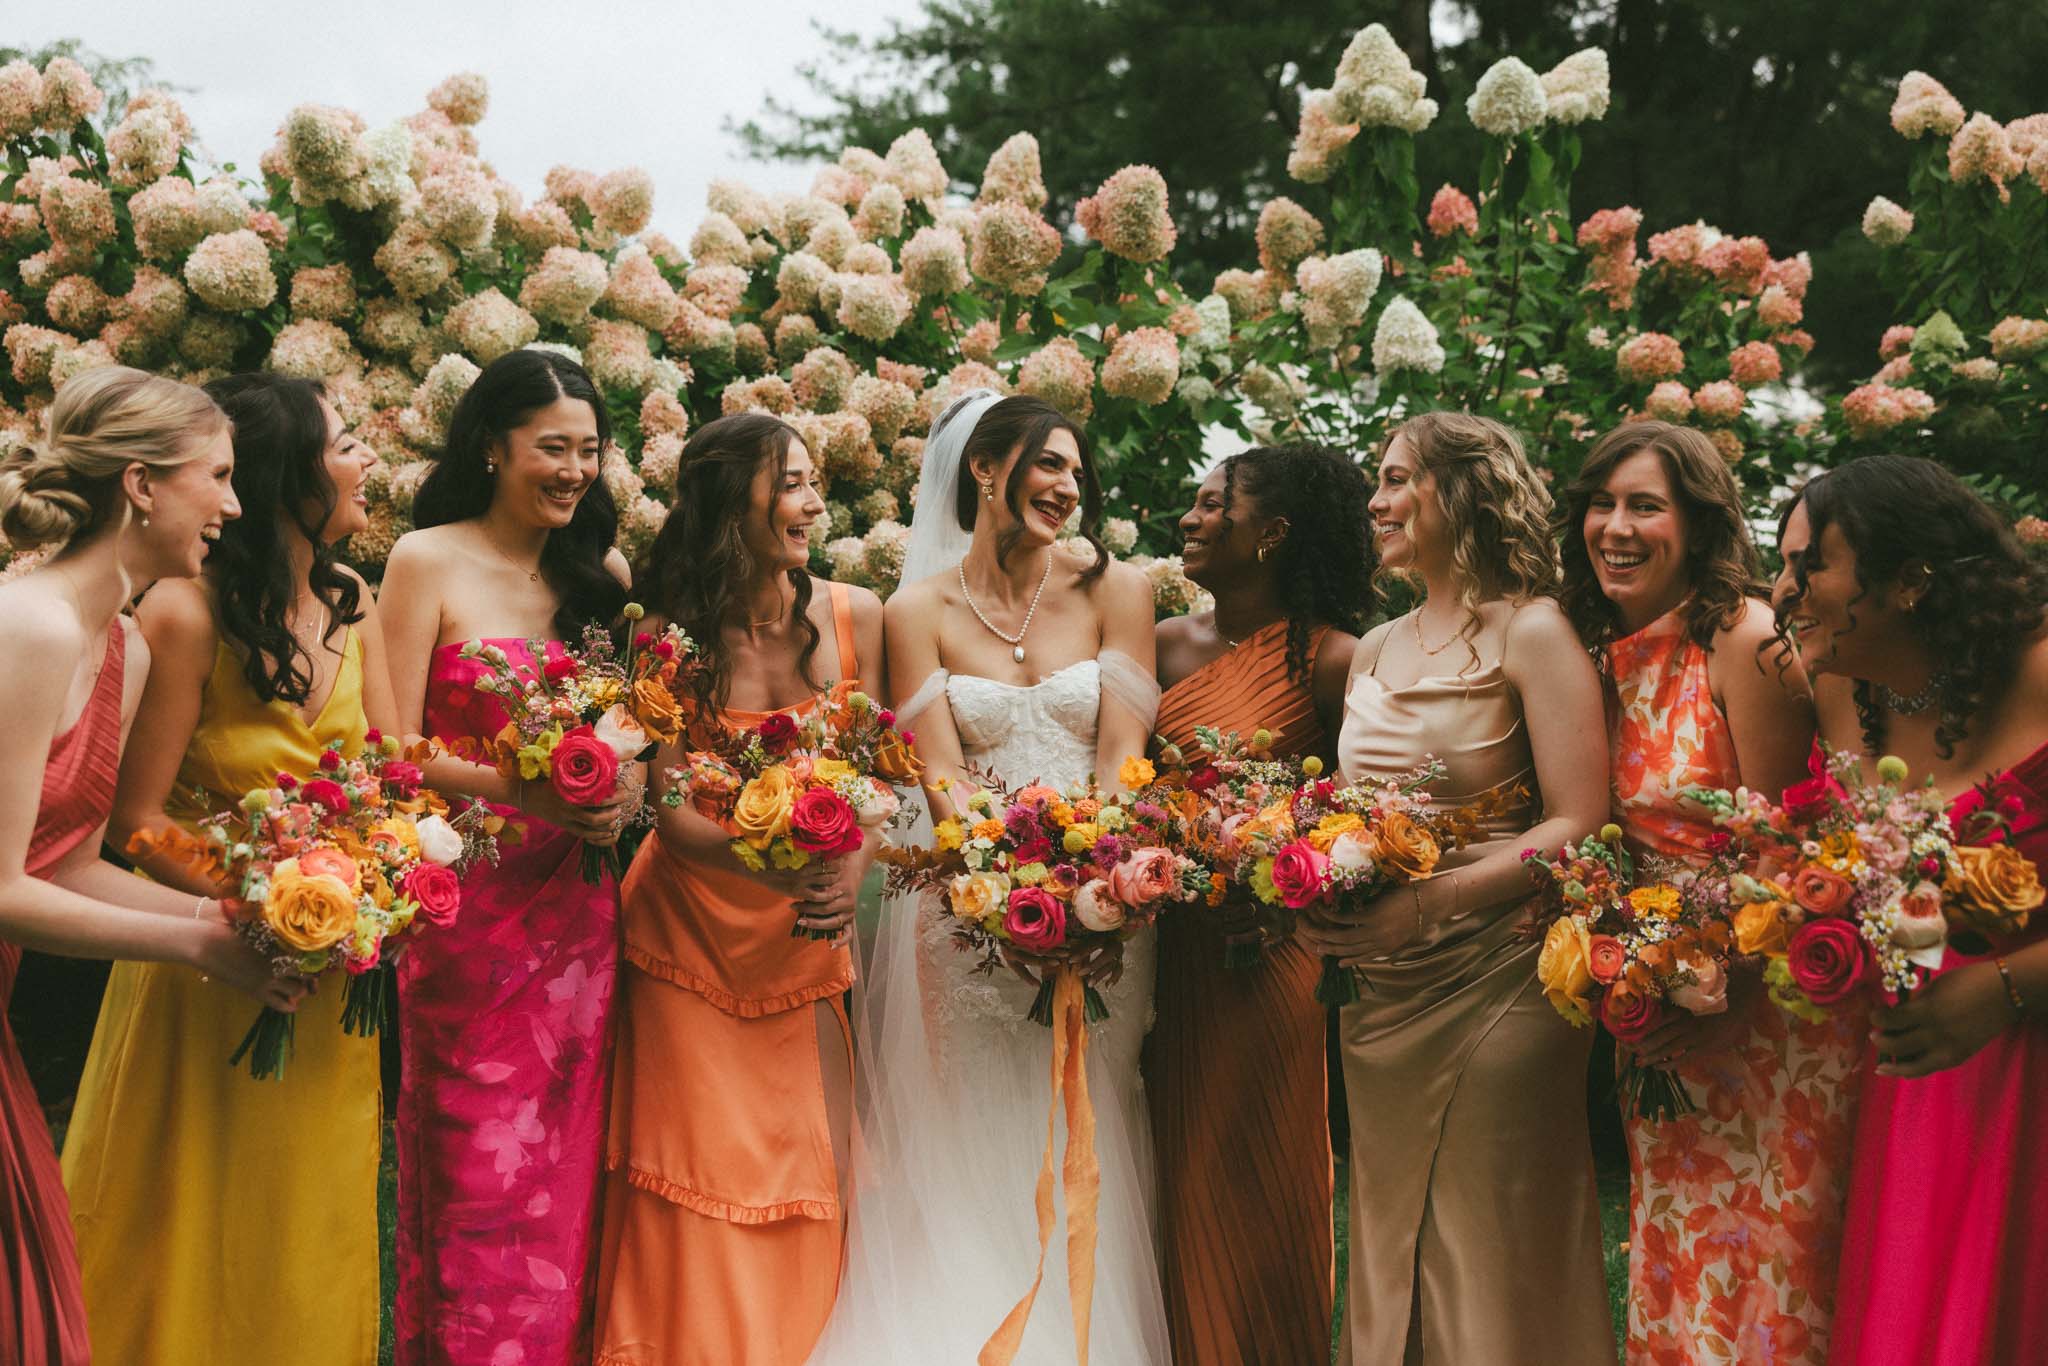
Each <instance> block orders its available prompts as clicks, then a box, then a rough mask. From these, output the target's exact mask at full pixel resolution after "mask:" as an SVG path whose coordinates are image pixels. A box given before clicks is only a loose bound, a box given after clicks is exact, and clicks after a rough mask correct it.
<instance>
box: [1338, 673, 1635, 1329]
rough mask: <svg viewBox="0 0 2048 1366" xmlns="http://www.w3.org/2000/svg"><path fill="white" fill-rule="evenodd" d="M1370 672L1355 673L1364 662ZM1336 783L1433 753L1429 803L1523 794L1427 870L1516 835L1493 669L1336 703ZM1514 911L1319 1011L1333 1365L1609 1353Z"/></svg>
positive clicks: (1436, 942) (1559, 1058)
mask: <svg viewBox="0 0 2048 1366" xmlns="http://www.w3.org/2000/svg"><path fill="white" fill-rule="evenodd" d="M1377 667H1378V660H1377V658H1375V660H1374V668H1375V669H1377ZM1337 753H1338V762H1339V765H1340V767H1341V770H1342V772H1343V775H1344V777H1345V779H1346V780H1347V781H1355V780H1357V779H1360V778H1364V777H1367V776H1370V775H1388V774H1395V773H1399V772H1402V771H1404V770H1407V769H1410V768H1413V767H1414V766H1415V765H1417V764H1419V763H1422V762H1423V761H1424V760H1425V759H1426V758H1427V757H1429V756H1432V755H1433V756H1435V757H1436V758H1437V759H1438V760H1440V761H1441V762H1442V763H1443V765H1444V766H1445V769H1446V770H1447V774H1446V777H1445V778H1444V780H1443V781H1441V782H1440V783H1439V784H1438V785H1437V786H1436V787H1435V789H1434V792H1435V795H1436V797H1437V799H1438V800H1439V801H1440V802H1442V803H1446V804H1457V803H1461V802H1465V801H1469V800H1471V799H1473V798H1475V797H1477V796H1479V795H1481V794H1482V793H1485V792H1487V791H1488V790H1490V789H1494V788H1498V787H1502V786H1504V785H1505V786H1512V785H1514V784H1517V783H1521V784H1526V786H1527V789H1528V791H1529V793H1530V794H1531V796H1530V798H1529V799H1528V800H1527V801H1525V802H1524V803H1522V804H1520V805H1517V806H1514V807H1512V808H1511V809H1509V810H1507V811H1505V812H1503V813H1502V814H1501V815H1500V816H1499V817H1497V818H1496V819H1494V820H1493V821H1492V822H1491V823H1490V824H1489V825H1488V827H1487V830H1488V834H1487V837H1486V838H1484V839H1482V840H1480V841H1477V842H1475V843H1473V844H1471V845H1468V846H1467V847H1466V848H1465V849H1463V850H1460V851H1457V852H1455V853H1451V854H1448V855H1446V857H1445V859H1444V862H1443V864H1442V865H1441V866H1442V868H1443V870H1445V871H1448V870H1450V869H1452V868H1456V867H1459V866H1462V865H1465V864H1469V863H1473V862H1476V861H1477V860H1479V859H1482V858H1484V857H1486V856H1487V855H1488V854H1490V853H1493V852H1494V851H1496V850H1497V849H1499V848H1500V847H1501V846H1502V845H1503V844H1509V845H1513V844H1516V843H1519V842H1520V840H1521V839H1522V836H1523V832H1525V831H1527V830H1528V829H1529V827H1530V826H1532V825H1534V824H1535V823H1536V821H1537V820H1538V819H1539V816H1538V812H1537V808H1538V806H1539V804H1540V797H1539V796H1537V795H1535V786H1536V785H1535V777H1536V775H1535V762H1534V759H1533V757H1532V756H1531V753H1530V749H1529V737H1528V731H1527V729H1526V727H1525V726H1524V725H1523V716H1522V702H1521V698H1520V697H1518V696H1517V695H1516V693H1515V691H1514V689H1513V688H1512V687H1511V686H1510V685H1509V683H1508V680H1507V678H1506V676H1505V675H1504V674H1503V673H1502V671H1501V665H1500V661H1499V660H1497V659H1496V660H1494V661H1492V662H1491V663H1486V662H1483V661H1482V662H1481V663H1479V664H1477V665H1475V666H1474V667H1472V668H1469V669H1468V670H1467V671H1466V672H1465V673H1464V674H1462V675H1460V676H1455V677H1448V676H1446V677H1431V678H1424V679H1421V680H1419V681H1417V682H1416V683H1414V684H1412V685H1410V686H1408V687H1404V688H1397V689H1389V688H1387V687H1386V686H1385V685H1384V684H1383V683H1381V682H1380V680H1379V679H1378V678H1377V677H1375V676H1374V675H1373V673H1372V672H1370V671H1369V672H1367V673H1364V674H1361V675H1359V676H1358V677H1357V678H1356V679H1355V680H1354V681H1353V684H1352V688H1351V691H1350V694H1349V695H1348V696H1347V697H1346V698H1345V714H1344V726H1343V730H1342V732H1341V733H1340V735H1339V737H1338V744H1337ZM1521 919H1522V915H1521V903H1520V902H1519V901H1508V902H1503V903H1501V904H1500V905H1497V906H1489V907H1484V908H1481V909H1479V910H1477V911H1476V912H1474V913H1471V914H1469V915H1466V916H1463V917H1461V918H1460V919H1458V920H1456V921H1453V922H1451V923H1449V924H1445V925H1440V926H1437V927H1435V928H1434V929H1433V930H1432V932H1431V933H1430V934H1429V936H1428V937H1427V939H1426V940H1425V942H1423V943H1421V944H1419V945H1416V946H1411V947H1410V948H1408V949H1405V950H1403V951H1402V952H1401V953H1400V954H1399V955H1397V956H1396V957H1395V958H1394V959H1393V960H1392V961H1390V962H1387V963H1382V964H1376V965H1373V966H1371V967H1369V968H1367V969H1366V972H1365V977H1366V979H1367V981H1368V982H1369V983H1370V984H1371V990H1368V991H1364V992H1362V999H1361V1000H1360V1001H1359V1002H1358V1003H1357V1004H1355V1005H1351V1006H1347V1007H1346V1008H1345V1009H1344V1011H1343V1012H1342V1014H1341V1016H1340V1024H1339V1033H1340V1040H1341V1043H1342V1047H1343V1052H1344V1081H1345V1087H1346V1091H1347V1093H1348V1104H1349V1109H1350V1117H1351V1267H1350V1277H1349V1284H1348V1290H1347V1301H1348V1303H1347V1305H1346V1308H1345V1317H1344V1325H1343V1341H1342V1355H1341V1358H1340V1359H1341V1360H1342V1361H1343V1362H1345V1363H1348V1364H1349V1366H1395V1364H1396V1363H1401V1364H1403V1366H1607V1364H1608V1363H1612V1362H1613V1361H1614V1359H1615V1358H1614V1335H1613V1330H1612V1327H1611V1326H1610V1322H1609V1317H1608V1309H1607V1295H1606V1283H1605V1280H1604V1276H1603V1272H1602V1267H1601V1258H1600V1225H1599V1214H1598V1209H1597V1206H1596V1204H1595V1198H1594V1189H1593V1157H1592V1147H1591V1142H1590V1139H1589V1137H1588V1134H1587V1129H1586V1062H1587V1054H1588V1051H1589V1049H1590V1048H1591V1045H1592V1034H1591V1032H1590V1031H1588V1030H1576V1029H1573V1028H1572V1027H1571V1026H1570V1025H1568V1024H1566V1023H1565V1022H1564V1020H1562V1019H1561V1018H1560V1017H1559V1016H1558V1014H1557V1012H1556V1011H1554V1010H1552V1009H1551V1007H1550V1006H1549V1005H1548V1004H1547V1003H1546V1002H1545V1001H1544V999H1543V994H1542V992H1541V991H1540V989H1539V988H1538V987H1537V984H1536V972H1535V966H1536V954H1537V949H1538V945H1537V944H1536V943H1535V942H1533V941H1531V940H1528V939H1525V938H1522V937H1520V936H1518V935H1517V934H1516V926H1517V922H1519V921H1520V920H1521Z"/></svg>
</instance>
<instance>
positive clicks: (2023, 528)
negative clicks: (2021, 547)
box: [2012, 517, 2048, 545]
mask: <svg viewBox="0 0 2048 1366" xmlns="http://www.w3.org/2000/svg"><path fill="white" fill-rule="evenodd" d="M2012 532H2013V535H2015V536H2017V537H2019V538H2020V540H2021V541H2022V542H2023V543H2024V544H2026V545H2048V522H2044V521H2042V520H2041V519H2040V518H2039V517H2022V518H2020V519H2019V520H2018V521H2017V522H2014V523H2013V524H2012Z"/></svg>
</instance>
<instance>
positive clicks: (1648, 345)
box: [1614, 332, 1685, 384]
mask: <svg viewBox="0 0 2048 1366" xmlns="http://www.w3.org/2000/svg"><path fill="white" fill-rule="evenodd" d="M1614 369H1615V373H1616V374H1618V375H1620V376H1621V377H1622V378H1623V379H1625V380H1628V381H1630V382H1631V383H1635V384H1641V383H1644V382H1645V381H1650V380H1660V379H1670V378H1672V377H1673V376H1675V375H1677V374H1678V373H1679V372H1680V371H1682V370H1684V369H1685V348H1683V347H1681V346H1680V345H1679V344H1678V341H1677V339H1676V338H1674V337H1670V336H1668V335H1666V334H1665V333H1662V332H1643V333H1640V334H1638V335H1636V336H1633V337H1630V338H1629V339H1628V340H1627V341H1625V342H1623V343H1622V344H1621V345H1620V346H1619V347H1618V348H1616V350H1615V353H1614Z"/></svg>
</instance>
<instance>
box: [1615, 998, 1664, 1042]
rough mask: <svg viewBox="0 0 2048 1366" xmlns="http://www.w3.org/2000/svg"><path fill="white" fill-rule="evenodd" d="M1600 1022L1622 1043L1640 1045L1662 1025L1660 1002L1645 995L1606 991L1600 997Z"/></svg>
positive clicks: (1662, 1005) (1662, 1017)
mask: <svg viewBox="0 0 2048 1366" xmlns="http://www.w3.org/2000/svg"><path fill="white" fill-rule="evenodd" d="M1600 1023H1601V1024H1604V1025H1606V1026H1607V1032H1608V1033H1609V1034H1612V1035H1613V1036H1614V1037H1615V1038H1616V1039H1617V1040H1619V1041H1620V1042H1622V1043H1641V1042H1642V1041H1643V1040H1644V1039H1647V1038H1649V1037H1650V1035H1651V1034H1652V1033H1653V1032H1654V1031H1655V1030H1656V1028H1657V1026H1658V1025H1661V1024H1663V1023H1664V1003H1663V1002H1662V1001H1660V1000H1658V999H1657V998H1656V997H1654V996H1651V995H1649V994H1648V993H1646V992H1641V991H1621V990H1610V991H1608V993H1607V994H1606V995H1604V996H1602V997H1601V998H1600Z"/></svg>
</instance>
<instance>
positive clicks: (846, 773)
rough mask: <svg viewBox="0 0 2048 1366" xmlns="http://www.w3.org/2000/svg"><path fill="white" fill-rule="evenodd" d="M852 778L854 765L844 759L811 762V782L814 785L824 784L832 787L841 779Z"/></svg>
mask: <svg viewBox="0 0 2048 1366" xmlns="http://www.w3.org/2000/svg"><path fill="white" fill-rule="evenodd" d="M852 776H853V765H852V764H849V763H847V762H846V760H844V759H814V760H812V762H811V781H812V782H814V783H823V784H825V785H826V786H827V787H830V786H831V785H832V784H834V783H836V782H838V781H839V780H840V779H841V778H851V777H852Z"/></svg>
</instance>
